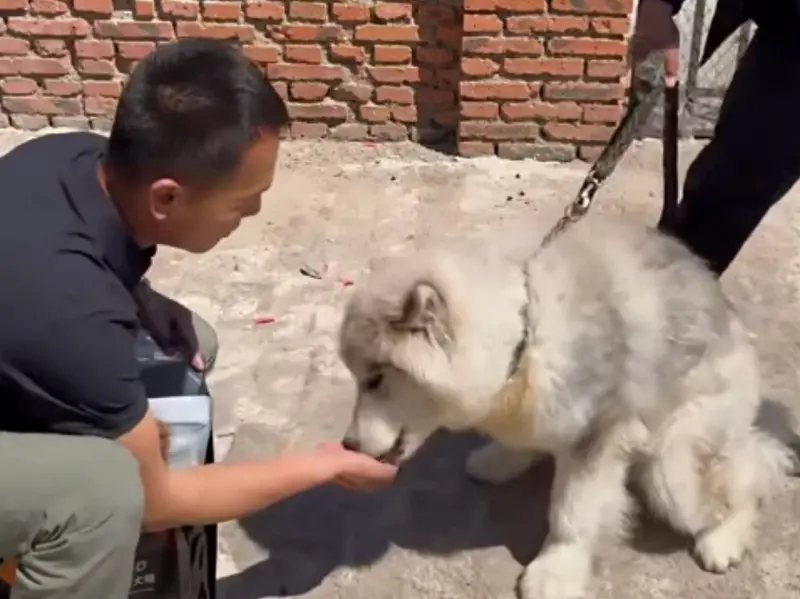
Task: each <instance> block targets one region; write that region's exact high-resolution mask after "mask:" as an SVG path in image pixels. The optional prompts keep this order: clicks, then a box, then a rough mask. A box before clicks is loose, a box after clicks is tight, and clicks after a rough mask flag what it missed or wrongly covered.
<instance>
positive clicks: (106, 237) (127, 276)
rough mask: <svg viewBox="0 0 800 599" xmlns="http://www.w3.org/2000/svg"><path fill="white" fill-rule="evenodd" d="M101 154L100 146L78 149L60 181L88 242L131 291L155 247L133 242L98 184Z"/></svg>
mask: <svg viewBox="0 0 800 599" xmlns="http://www.w3.org/2000/svg"><path fill="white" fill-rule="evenodd" d="M102 155H103V147H102V146H98V147H92V148H87V149H86V150H83V151H81V152H80V153H78V154H77V155H76V156H75V157H74V158H73V159H72V160H71V161H70V162H68V163H67V167H66V169H65V170H64V172H62V173H61V182H62V186H63V188H64V190H65V192H66V193H67V196H68V197H69V200H70V202H71V203H72V205H73V207H74V208H75V210H76V211H77V212H78V214H79V216H80V217H81V219H82V220H83V222H84V223H85V224H86V225H87V226H88V227H89V229H90V234H91V236H92V241H93V242H94V243H95V244H96V245H97V246H98V249H99V250H100V251H101V253H102V255H103V257H104V259H105V262H106V264H107V265H108V267H109V268H110V269H111V270H112V271H113V272H114V274H115V275H116V276H117V277H118V278H119V279H120V281H122V283H123V284H124V285H125V287H126V288H127V289H129V290H131V291H132V290H133V289H135V287H136V286H137V285H138V283H139V281H140V280H141V278H142V277H143V276H144V274H145V273H146V272H147V270H148V269H149V268H150V265H151V263H152V259H153V255H154V254H155V250H156V248H155V246H153V247H149V248H141V247H140V246H139V245H137V243H136V242H135V241H134V240H133V237H131V235H130V233H129V232H128V230H127V228H126V227H125V224H124V223H123V221H122V218H121V217H120V215H119V213H118V212H117V209H116V208H115V207H114V204H113V203H112V202H111V200H110V199H109V197H108V196H107V195H106V193H105V191H103V188H102V187H100V182H99V181H98V178H97V164H98V161H99V160H100V158H101V157H102Z"/></svg>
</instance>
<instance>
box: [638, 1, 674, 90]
mask: <svg viewBox="0 0 800 599" xmlns="http://www.w3.org/2000/svg"><path fill="white" fill-rule="evenodd" d="M680 42H681V36H680V31H679V30H678V26H677V25H676V24H675V21H674V19H673V18H672V5H671V4H670V3H669V2H667V1H666V0H640V2H639V10H638V12H637V15H636V27H635V28H634V33H633V38H632V39H631V58H632V60H633V66H634V68H635V66H636V65H637V64H639V63H640V62H642V61H643V60H644V59H645V58H647V57H648V56H649V55H650V54H652V53H653V52H663V53H664V68H665V75H666V83H667V85H668V86H670V87H672V86H673V85H675V84H676V83H677V82H678V76H679V74H680V59H681V54H680Z"/></svg>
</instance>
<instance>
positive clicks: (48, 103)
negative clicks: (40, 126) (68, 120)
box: [3, 96, 81, 116]
mask: <svg viewBox="0 0 800 599" xmlns="http://www.w3.org/2000/svg"><path fill="white" fill-rule="evenodd" d="M3 108H5V109H6V110H7V111H8V112H11V113H15V114H39V115H48V116H53V115H67V116H71V115H79V114H81V103H80V101H79V100H77V99H74V98H53V97H45V96H28V97H25V98H22V97H10V98H3Z"/></svg>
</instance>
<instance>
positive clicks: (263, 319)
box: [253, 316, 275, 324]
mask: <svg viewBox="0 0 800 599" xmlns="http://www.w3.org/2000/svg"><path fill="white" fill-rule="evenodd" d="M253 322H254V323H255V324H272V323H273V322H275V317H274V316H256V317H255V318H254V319H253Z"/></svg>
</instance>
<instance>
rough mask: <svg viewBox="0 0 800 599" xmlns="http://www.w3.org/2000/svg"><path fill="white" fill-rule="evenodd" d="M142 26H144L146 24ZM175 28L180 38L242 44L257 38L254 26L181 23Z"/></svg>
mask: <svg viewBox="0 0 800 599" xmlns="http://www.w3.org/2000/svg"><path fill="white" fill-rule="evenodd" d="M142 24H143V25H144V24H145V23H142ZM175 27H176V29H177V34H178V37H208V38H212V39H218V40H224V39H237V40H239V41H240V42H252V41H253V40H254V39H255V37H256V32H255V29H253V26H252V25H233V24H230V25H229V24H227V23H225V24H223V23H209V24H206V23H194V22H188V21H179V22H178V23H177V24H176V25H175Z"/></svg>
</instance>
